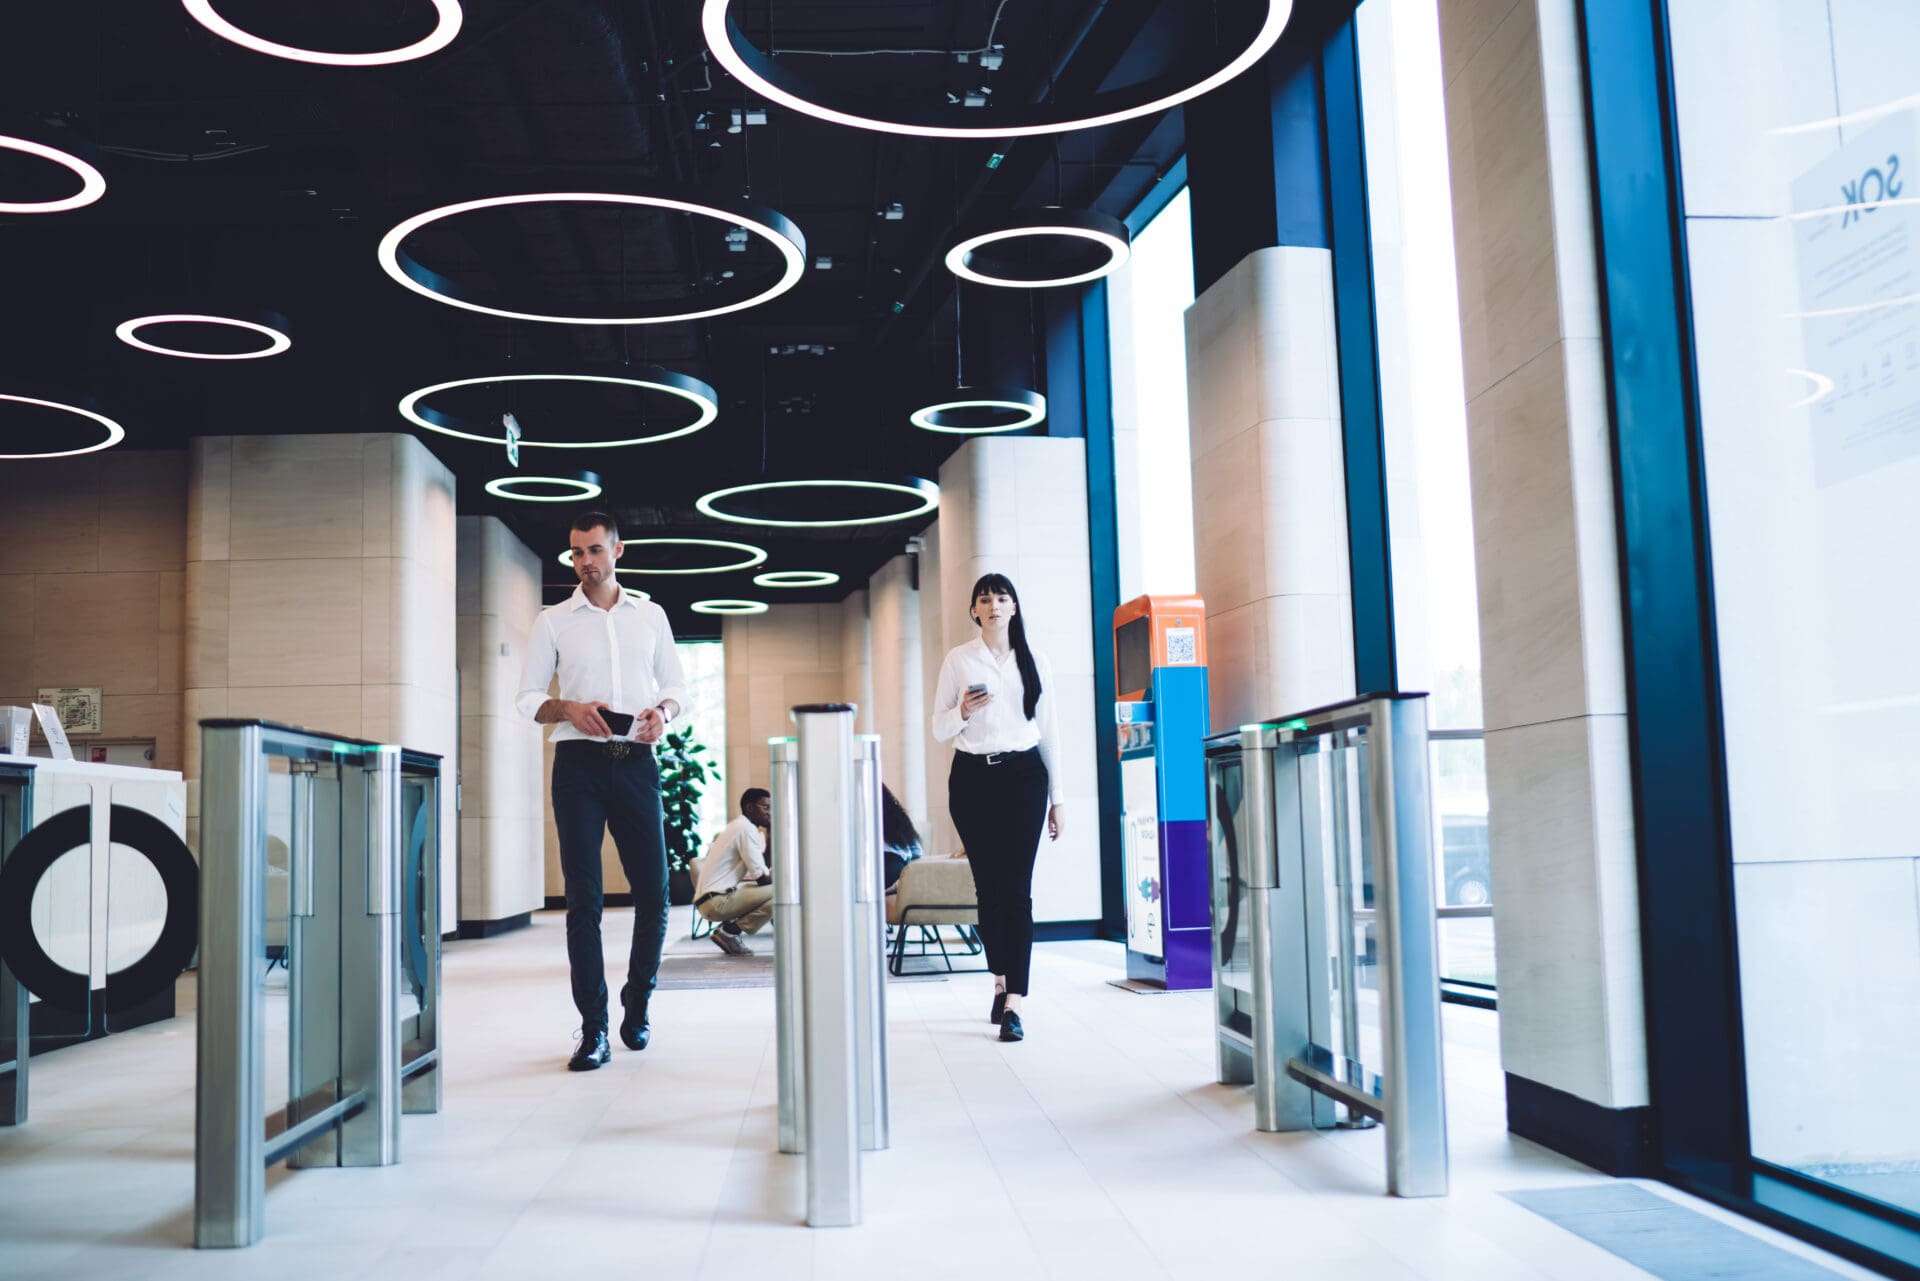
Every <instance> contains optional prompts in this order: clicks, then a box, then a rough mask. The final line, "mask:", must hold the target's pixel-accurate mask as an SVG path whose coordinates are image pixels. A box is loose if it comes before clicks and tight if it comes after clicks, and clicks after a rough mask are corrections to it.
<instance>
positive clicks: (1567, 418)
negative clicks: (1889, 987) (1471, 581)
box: [1440, 0, 1648, 1161]
mask: <svg viewBox="0 0 1920 1281" xmlns="http://www.w3.org/2000/svg"><path fill="white" fill-rule="evenodd" d="M1440 34H1441V57H1442V63H1443V72H1442V74H1443V75H1444V77H1445V80H1446V101H1447V129H1448V137H1449V142H1448V152H1449V157H1450V163H1451V168H1452V180H1453V200H1454V227H1455V234H1456V237H1457V239H1458V255H1459V276H1460V316H1461V337H1462V344H1463V349H1464V356H1465V371H1466V393H1467V399H1468V410H1467V418H1468V434H1469V441H1470V452H1471V470H1472V479H1473V511H1474V535H1475V543H1476V554H1475V564H1476V567H1477V571H1478V575H1479V583H1480V637H1481V655H1482V679H1483V681H1484V686H1485V706H1486V728H1487V792H1488V807H1489V811H1490V812H1489V819H1488V830H1489V839H1490V841H1491V847H1492V860H1493V898H1494V908H1495V928H1496V933H1497V960H1498V966H1499V984H1500V1044H1501V1058H1502V1061H1503V1066H1504V1067H1505V1069H1506V1071H1507V1074H1508V1101H1509V1123H1510V1125H1511V1126H1512V1127H1513V1128H1514V1129H1515V1130H1516V1131H1518V1132H1519V1133H1522V1134H1528V1135H1530V1136H1532V1137H1538V1138H1541V1139H1542V1140H1543V1141H1546V1142H1549V1143H1552V1144H1553V1145H1554V1146H1557V1147H1561V1148H1563V1149H1564V1150H1568V1151H1571V1152H1573V1153H1574V1154H1575V1155H1582V1156H1586V1157H1587V1159H1589V1160H1595V1161H1600V1160H1603V1159H1604V1153H1601V1152H1599V1151H1597V1150H1592V1148H1593V1145H1595V1144H1599V1145H1601V1146H1603V1147H1604V1146H1605V1142H1606V1134H1607V1132H1608V1131H1609V1130H1611V1131H1613V1132H1615V1133H1624V1132H1626V1131H1628V1130H1630V1129H1631V1127H1632V1125H1633V1124H1634V1118H1633V1113H1632V1110H1633V1109H1637V1108H1640V1107H1642V1106H1644V1105H1645V1104H1646V1103H1647V1099H1648V1095H1647V1075H1646V1063H1645V1057H1646V1056H1645V1032H1644V1024H1643V1012H1642V996H1641V978H1640V951H1639V916H1638V901H1637V897H1636V896H1637V888H1636V880H1635V871H1634V836H1633V817H1632V797H1631V790H1630V780H1629V774H1628V762H1627V734H1626V695H1625V688H1626V687H1625V675H1624V660H1623V656H1622V638H1621V610H1620V587H1619V580H1618V574H1617V568H1616V555H1617V553H1616V543H1615V534H1614V496H1613V474H1612V469H1611V464H1610V456H1609V449H1608V433H1609V430H1610V424H1609V418H1608V408H1607V394H1606V379H1605V361H1604V353H1603V351H1602V347H1601V342H1602V339H1601V327H1600V313H1599V303H1598V296H1599V291H1598V283H1597V282H1598V272H1597V266H1596V261H1595V256H1594V246H1593V235H1592V226H1593V208H1592V196H1591V192H1590V190H1589V183H1588V156H1587V146H1586V125H1585V120H1586V109H1587V108H1586V100H1585V89H1584V81H1583V76H1582V71H1581V62H1580V51H1579V38H1578V25H1577V18H1576V13H1575V0H1520V3H1518V4H1512V5H1489V4H1486V3H1483V2H1481V0H1441V4H1440ZM1543 1086H1544V1087H1548V1089H1549V1090H1550V1091H1555V1092H1559V1093H1558V1094H1557V1095H1556V1094H1551V1093H1544V1092H1542V1091H1541V1090H1540V1089H1539V1088H1538V1087H1543ZM1564 1096H1571V1100H1568V1099H1566V1098H1565V1097H1564ZM1569 1127H1571V1128H1569ZM1583 1145H1584V1146H1585V1147H1587V1148H1588V1149H1589V1150H1586V1151H1583V1150H1581V1149H1582V1148H1583Z"/></svg>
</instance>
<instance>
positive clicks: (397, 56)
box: [182, 0, 464, 67]
mask: <svg viewBox="0 0 1920 1281" xmlns="http://www.w3.org/2000/svg"><path fill="white" fill-rule="evenodd" d="M182 3H184V4H185V5H186V8H187V12H188V13H189V14H191V15H192V16H193V20H194V21H195V22H198V23H199V24H200V25H201V26H203V27H205V28H206V29H207V30H209V31H211V32H213V34H214V35H216V36H219V37H220V38H221V39H223V40H231V41H232V42H233V43H234V44H237V45H240V46H241V47H243V48H247V49H251V50H253V51H254V52H255V53H264V54H268V55H270V56H272V57H275V58H288V59H291V60H292V61H294V62H311V63H317V64H319V65H321V66H327V67H381V66H387V65H389V64H391V63H395V62H411V61H412V60H413V59H415V58H424V57H426V56H427V55H428V54H431V53H438V52H440V50H442V49H444V48H446V47H447V46H448V45H450V44H452V43H453V38H454V37H455V36H457V35H459V34H460V24H461V22H462V21H463V20H464V15H463V14H462V12H461V9H460V0H433V9H434V15H435V21H434V26H433V30H432V31H430V32H428V33H427V34H426V35H425V36H424V37H422V38H421V39H419V40H416V41H414V42H413V43H412V44H410V45H403V46H401V47H400V48H398V49H381V50H377V51H375V52H373V53H328V52H327V51H325V50H323V49H300V48H296V47H295V46H293V45H287V44H278V43H275V42H274V41H272V40H266V39H263V38H261V37H260V36H256V35H254V34H253V33H252V32H251V31H245V30H242V29H241V28H239V27H236V26H234V25H233V23H231V22H228V21H227V20H226V19H225V18H223V17H221V16H220V15H219V13H217V12H216V11H215V10H214V7H213V0H182Z"/></svg>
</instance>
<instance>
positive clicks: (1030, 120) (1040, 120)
mask: <svg viewBox="0 0 1920 1281" xmlns="http://www.w3.org/2000/svg"><path fill="white" fill-rule="evenodd" d="M730 5H731V0H702V3H701V10H700V26H701V29H702V31H703V32H704V33H705V35H706V38H707V47H708V48H709V49H711V50H712V51H713V56H714V57H715V58H717V59H718V60H719V62H720V65H721V66H722V67H725V68H726V69H727V73H728V74H729V75H731V76H732V77H733V78H734V79H735V80H738V81H739V82H740V84H741V85H742V86H743V87H744V88H746V89H747V91H748V92H749V93H750V94H754V95H757V96H759V97H762V98H765V99H767V100H768V101H770V102H777V103H780V104H781V105H782V106H786V107H791V108H792V109H793V110H795V111H798V112H800V113H802V114H804V115H809V116H813V117H815V118H816V119H819V120H828V121H831V122H833V123H834V124H842V125H851V126H853V127H854V128H856V129H873V130H877V131H879V132H881V133H895V134H905V135H907V136H909V137H915V138H1026V137H1033V136H1035V135H1038V134H1050V133H1066V132H1069V131H1071V130H1074V129H1092V128H1095V127H1097V126H1100V125H1110V124H1116V123H1118V122H1119V121H1122V120H1133V119H1136V118H1138V117H1140V116H1150V115H1152V114H1154V113H1155V112H1158V111H1165V110H1166V109H1167V108H1168V107H1177V106H1179V105H1180V104H1181V103H1183V102H1190V101H1192V100H1193V99H1195V98H1198V97H1199V96H1200V95H1201V94H1203V93H1206V92H1208V91H1209V90H1211V89H1215V88H1217V87H1219V86H1220V85H1223V84H1225V83H1226V82H1227V81H1229V80H1231V79H1233V78H1234V77H1235V76H1237V75H1239V74H1240V73H1241V72H1242V71H1245V70H1246V69H1247V68H1248V67H1251V66H1252V65H1253V64H1254V63H1256V62H1258V61H1260V59H1261V58H1263V57H1265V56H1266V54H1267V51H1268V50H1270V49H1272V48H1273V47H1274V45H1276V44H1278V43H1279V42H1280V35H1281V33H1282V32H1284V31H1285V30H1286V29H1287V19H1288V18H1290V17H1292V15H1293V0H1266V17H1265V18H1264V19H1263V20H1262V22H1261V24H1260V30H1259V31H1258V32H1256V33H1255V34H1254V37H1253V39H1252V40H1250V41H1249V42H1248V43H1247V46H1246V48H1244V49H1242V50H1241V51H1240V52H1239V53H1238V54H1236V55H1235V56H1234V58H1233V60H1232V61H1231V62H1229V63H1227V64H1226V65H1224V66H1222V67H1220V68H1219V69H1218V70H1216V71H1214V72H1213V73H1212V74H1210V75H1207V76H1205V77H1204V78H1202V79H1199V80H1196V81H1194V82H1192V83H1191V84H1187V85H1184V86H1183V85H1178V84H1172V83H1169V82H1168V80H1166V79H1164V78H1163V79H1157V80H1149V81H1146V82H1144V83H1142V84H1138V85H1132V86H1129V87H1127V88H1124V89H1117V90H1113V91H1110V92H1106V93H1096V94H1093V95H1091V96H1090V97H1087V98H1085V99H1083V100H1082V101H1081V102H1080V103H1079V104H1077V105H1076V104H1072V103H1069V104H1067V105H1065V106H1060V105H1057V104H1051V103H1047V104H1036V105H1033V106H1029V107H1025V108H1016V109H1013V110H1010V111H1006V112H1002V111H999V110H995V111H994V112H992V113H991V114H992V116H993V117H994V123H992V124H964V125H963V124H958V123H949V122H953V121H957V120H958V119H960V118H961V117H962V116H963V114H964V115H965V116H974V117H978V116H980V115H982V114H983V113H982V112H980V111H978V110H972V109H968V108H949V109H945V110H942V109H938V108H936V109H934V110H933V111H930V112H928V113H926V114H925V117H924V118H923V119H917V120H882V119H879V118H877V117H873V116H861V115H856V114H854V113H853V112H850V111H840V110H837V109H835V108H833V107H829V106H827V105H826V104H824V103H822V102H818V101H816V100H814V99H813V98H811V97H809V96H808V95H807V94H806V93H805V92H803V91H804V90H806V89H807V87H808V86H807V85H806V84H805V83H804V82H803V81H802V80H801V78H800V77H798V76H795V75H793V74H792V73H790V72H788V71H786V70H784V69H782V68H781V67H780V66H779V64H778V63H777V62H776V61H775V60H774V59H773V58H771V57H769V56H767V55H766V54H765V53H763V52H761V51H760V50H759V49H757V48H755V47H754V46H753V45H752V44H751V43H750V42H749V41H748V40H747V39H746V37H745V35H744V34H742V32H741V31H740V28H739V26H738V25H737V24H736V23H735V22H734V21H733V20H732V19H731V18H730V17H728V16H727V10H728V8H729V7H730ZM1197 7H1198V6H1196V8H1197Z"/></svg>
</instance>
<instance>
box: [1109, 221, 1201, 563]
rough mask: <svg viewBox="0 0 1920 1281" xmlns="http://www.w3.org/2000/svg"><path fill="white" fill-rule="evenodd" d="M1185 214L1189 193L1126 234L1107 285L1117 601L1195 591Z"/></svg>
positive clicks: (1189, 253)
mask: <svg viewBox="0 0 1920 1281" xmlns="http://www.w3.org/2000/svg"><path fill="white" fill-rule="evenodd" d="M1192 305H1193V210H1192V203H1191V201H1190V200H1189V198H1188V193H1187V191H1186V190H1185V189H1184V188H1182V189H1181V191H1180V193H1179V194H1178V195H1176V196H1174V198H1173V199H1172V200H1170V201H1168V202H1167V204H1166V207H1165V208H1163V209H1161V210H1160V212H1159V213H1157V214H1155V215H1154V217H1153V219H1152V221H1150V222H1148V223H1147V225H1146V226H1145V227H1144V228H1143V229H1142V230H1141V231H1140V232H1139V234H1137V235H1136V236H1134V238H1133V256H1132V258H1130V259H1129V260H1128V262H1127V265H1126V266H1125V267H1124V268H1122V269H1121V270H1120V271H1117V272H1115V273H1114V274H1113V276H1112V277H1111V278H1110V279H1109V280H1108V282H1107V333H1108V342H1109V343H1110V344H1111V347H1110V350H1111V358H1112V375H1113V438H1114V475H1115V489H1116V491H1117V498H1118V501H1119V509H1120V510H1121V511H1122V512H1124V513H1129V514H1130V515H1129V517H1128V518H1123V520H1122V522H1121V527H1120V543H1121V546H1120V599H1121V600H1123V601H1125V600H1132V599H1133V598H1134V597H1136V596H1140V595H1142V594H1145V593H1148V592H1151V593H1153V594H1155V595H1183V594H1186V593H1189V592H1192V591H1193V590H1194V565H1193V483H1192V462H1191V457H1190V451H1189V443H1188V436H1187V332H1186V315H1187V308H1188V307H1190V306H1192Z"/></svg>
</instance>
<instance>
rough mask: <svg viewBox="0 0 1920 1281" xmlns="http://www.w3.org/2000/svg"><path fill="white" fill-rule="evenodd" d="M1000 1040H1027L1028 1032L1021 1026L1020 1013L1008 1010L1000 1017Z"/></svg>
mask: <svg viewBox="0 0 1920 1281" xmlns="http://www.w3.org/2000/svg"><path fill="white" fill-rule="evenodd" d="M1000 1039H1001V1040H1003V1041H1024V1040H1026V1039H1027V1030H1026V1029H1025V1028H1023V1027H1021V1026H1020V1011H1018V1010H1008V1011H1007V1012H1006V1013H1004V1014H1002V1015H1001V1016H1000Z"/></svg>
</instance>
